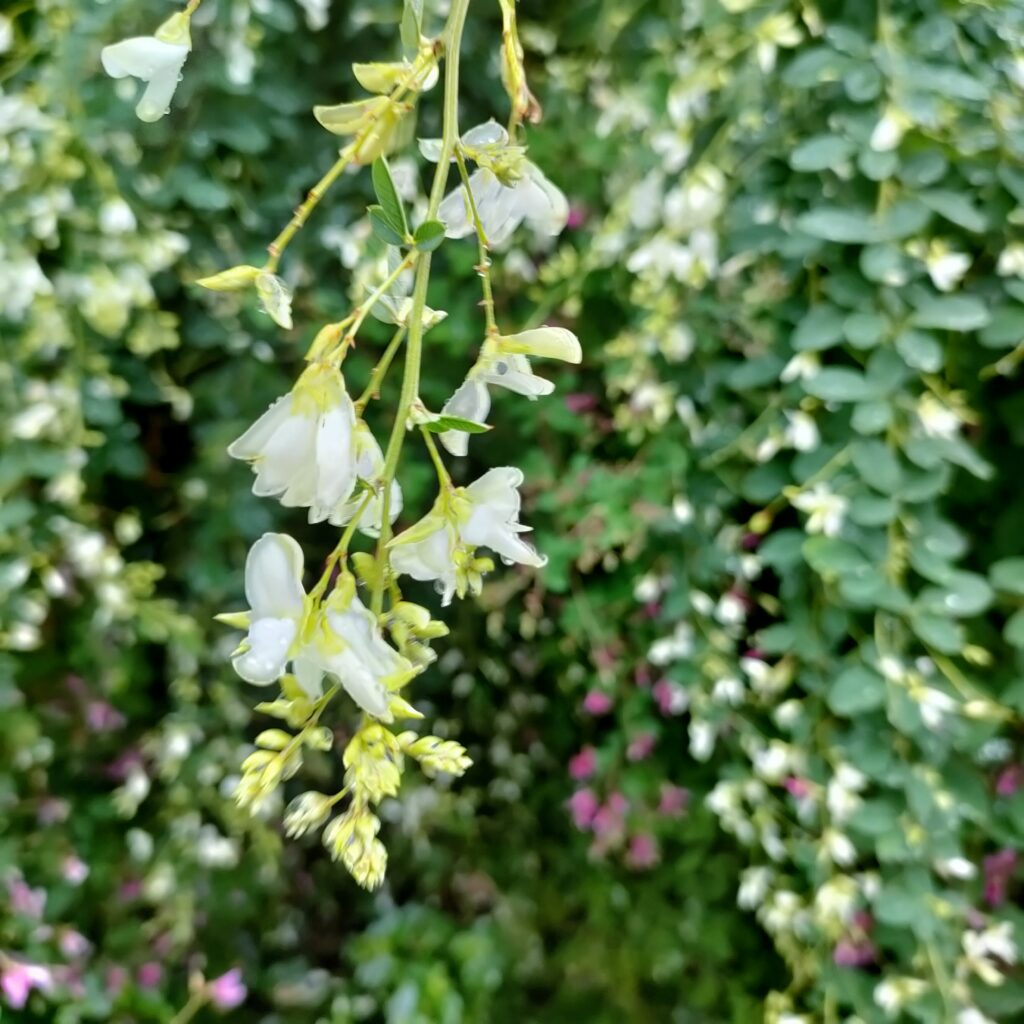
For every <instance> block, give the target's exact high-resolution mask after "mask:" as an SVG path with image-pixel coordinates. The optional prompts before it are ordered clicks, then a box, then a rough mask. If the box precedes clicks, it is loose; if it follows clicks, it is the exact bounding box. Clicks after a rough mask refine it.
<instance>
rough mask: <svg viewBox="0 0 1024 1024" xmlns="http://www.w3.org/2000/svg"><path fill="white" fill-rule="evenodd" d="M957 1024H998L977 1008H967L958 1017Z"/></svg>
mask: <svg viewBox="0 0 1024 1024" xmlns="http://www.w3.org/2000/svg"><path fill="white" fill-rule="evenodd" d="M956 1024H996V1022H995V1021H994V1020H992V1018H991V1017H986V1016H985V1014H983V1013H982V1012H981V1010H979V1009H978V1008H977V1007H976V1006H967V1007H965V1008H964V1009H962V1010H961V1011H960V1012H959V1013H958V1014H957V1015H956Z"/></svg>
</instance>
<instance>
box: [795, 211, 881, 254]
mask: <svg viewBox="0 0 1024 1024" xmlns="http://www.w3.org/2000/svg"><path fill="white" fill-rule="evenodd" d="M796 226H797V228H798V229H799V230H800V231H802V232H803V233H804V234H805V235H810V236H811V237H812V238H821V239H823V240H824V241H826V242H843V243H845V244H848V245H856V244H863V245H867V244H868V243H869V242H877V241H880V239H879V234H878V228H877V227H876V225H875V222H874V220H873V218H872V216H871V213H870V211H868V210H854V209H850V208H847V207H842V206H819V207H818V208H817V209H815V210H811V211H809V212H808V213H805V214H803V215H801V216H800V217H797V219H796Z"/></svg>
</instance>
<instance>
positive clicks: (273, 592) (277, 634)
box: [224, 533, 306, 686]
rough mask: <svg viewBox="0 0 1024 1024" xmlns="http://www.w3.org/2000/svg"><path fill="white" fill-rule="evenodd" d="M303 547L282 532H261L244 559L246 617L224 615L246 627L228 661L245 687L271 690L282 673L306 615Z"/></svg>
mask: <svg viewBox="0 0 1024 1024" xmlns="http://www.w3.org/2000/svg"><path fill="white" fill-rule="evenodd" d="M302 568H303V558H302V549H301V548H300V547H299V545H298V544H296V543H295V541H294V540H292V538H291V537H289V536H287V534H283V533H265V534H264V535H263V536H262V537H260V539H259V540H258V541H256V543H255V544H253V546H252V547H251V548H250V549H249V555H248V557H247V558H246V560H245V597H246V600H247V601H248V602H249V608H250V609H251V610H250V611H249V612H248V613H243V614H242V615H240V616H225V617H224V618H225V620H226V621H228V622H229V623H230V624H231V625H245V624H248V628H249V635H248V636H247V637H246V639H245V640H244V641H243V643H242V645H241V646H240V647H239V649H238V651H237V652H236V653H235V655H234V657H233V658H232V659H231V662H232V664H233V665H234V667H235V671H236V672H237V673H238V674H239V675H240V676H241V677H242V678H243V679H244V680H245V681H246V682H249V683H253V684H255V685H256V686H269V685H270V684H271V683H273V682H276V681H277V680H278V679H280V678H281V676H282V675H283V674H284V670H285V667H286V666H287V664H288V661H289V659H290V658H291V656H292V654H293V649H294V646H295V643H296V639H297V638H298V636H299V632H300V626H301V623H302V619H303V616H304V615H305V611H306V592H305V590H304V589H303V586H302Z"/></svg>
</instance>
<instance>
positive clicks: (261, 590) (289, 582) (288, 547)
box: [245, 533, 306, 619]
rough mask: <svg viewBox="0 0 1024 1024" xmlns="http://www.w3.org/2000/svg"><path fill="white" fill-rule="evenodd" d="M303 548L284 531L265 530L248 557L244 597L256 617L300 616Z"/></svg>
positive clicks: (303, 593) (304, 593)
mask: <svg viewBox="0 0 1024 1024" xmlns="http://www.w3.org/2000/svg"><path fill="white" fill-rule="evenodd" d="M302 567H303V558H302V548H300V547H299V545H298V544H296V543H295V541H294V540H292V538H291V537H289V536H288V535H287V534H285V533H265V534H263V536H262V537H260V539H259V540H258V541H256V543H255V544H253V546H252V547H251V548H250V549H249V556H248V558H246V560H245V596H246V599H247V600H248V602H249V607H250V608H251V609H252V612H253V618H254V619H262V618H292V619H294V618H298V617H299V616H300V615H301V614H302V611H303V603H304V600H305V596H306V592H305V590H303V588H302Z"/></svg>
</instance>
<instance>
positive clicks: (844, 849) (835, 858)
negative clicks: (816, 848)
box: [821, 828, 857, 867]
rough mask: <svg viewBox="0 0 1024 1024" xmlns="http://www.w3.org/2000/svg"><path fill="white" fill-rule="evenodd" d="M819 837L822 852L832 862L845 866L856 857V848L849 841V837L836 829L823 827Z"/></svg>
mask: <svg viewBox="0 0 1024 1024" xmlns="http://www.w3.org/2000/svg"><path fill="white" fill-rule="evenodd" d="M821 839H822V846H823V849H824V852H825V854H826V855H827V856H828V858H829V860H831V861H832V863H833V864H839V865H840V866H841V867H847V866H849V865H850V864H852V863H853V862H854V861H855V860H856V859H857V848H856V847H855V846H854V845H853V843H852V842H851V841H850V837H849V836H847V835H844V834H843V833H842V832H840V831H838V830H837V829H834V828H827V829H825V832H824V834H823V835H822V837H821Z"/></svg>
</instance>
